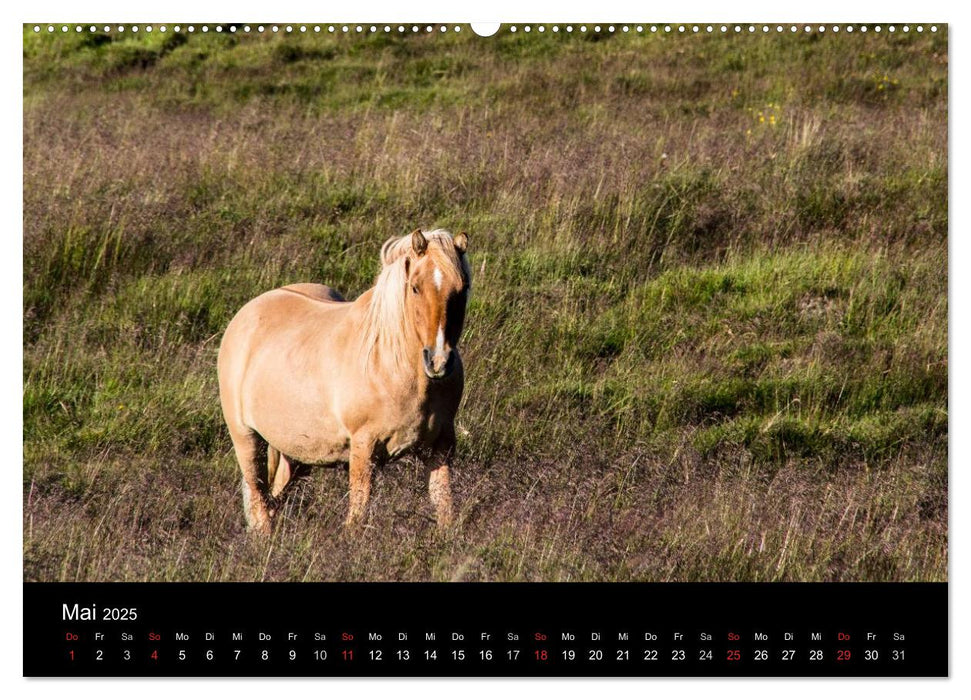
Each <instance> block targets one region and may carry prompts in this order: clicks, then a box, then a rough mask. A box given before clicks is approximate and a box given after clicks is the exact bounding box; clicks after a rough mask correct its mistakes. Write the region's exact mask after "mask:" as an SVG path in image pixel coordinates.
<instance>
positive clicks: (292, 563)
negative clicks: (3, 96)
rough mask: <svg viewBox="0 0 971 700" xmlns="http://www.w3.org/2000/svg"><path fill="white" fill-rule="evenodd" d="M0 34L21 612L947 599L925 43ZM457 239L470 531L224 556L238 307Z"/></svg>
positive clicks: (396, 481) (462, 523)
mask: <svg viewBox="0 0 971 700" xmlns="http://www.w3.org/2000/svg"><path fill="white" fill-rule="evenodd" d="M596 39H597V40H594V37H591V36H589V35H588V36H586V37H584V36H581V35H570V36H568V35H566V34H560V35H553V34H549V35H546V36H524V35H521V34H520V35H512V34H510V33H508V32H502V33H500V35H498V36H497V37H493V38H491V39H481V38H476V37H474V36H471V32H469V31H468V29H467V28H465V31H463V32H461V33H459V34H455V33H448V34H447V35H439V34H437V33H436V34H435V35H433V36H424V35H419V36H410V35H408V36H405V37H398V36H390V37H389V36H384V35H380V34H378V35H375V36H370V35H367V36H329V35H323V34H322V35H313V36H311V35H288V36H283V35H274V36H267V35H263V36H242V35H240V34H230V33H228V32H223V33H216V32H210V33H208V34H199V33H196V34H194V35H191V36H190V35H187V34H178V35H176V34H174V33H171V32H170V33H168V34H166V35H162V34H161V33H159V32H154V33H152V34H151V35H148V34H145V33H140V34H139V35H138V36H137V37H136V36H133V35H131V34H130V33H129V34H126V35H124V36H122V35H119V34H117V33H116V32H112V33H111V34H110V35H105V34H102V33H100V32H96V33H90V32H87V31H83V32H81V33H77V32H74V31H73V30H72V31H69V32H67V33H65V34H60V33H58V34H56V35H53V36H51V35H47V34H46V33H42V34H41V35H35V34H34V33H33V32H32V31H31V30H30V29H29V28H25V30H24V85H25V87H24V104H25V107H24V123H25V127H24V154H25V155H24V226H25V234H24V280H23V284H24V338H25V341H24V342H25V347H24V494H25V495H24V499H25V500H24V518H25V525H24V527H25V532H24V551H25V553H24V566H25V577H26V578H27V579H31V580H33V579H40V580H48V579H59V580H60V579H64V580H75V579H84V580H89V579H112V580H114V579H124V580H143V579H164V580H233V579H243V580H249V579H259V580H263V579H275V580H303V579H309V580H333V579H358V578H360V579H369V580H371V579H390V580H399V579H408V580H428V579H431V580H449V579H462V580H479V579H485V580H627V579H636V580H736V579H742V580H870V579H876V580H943V579H946V575H947V556H946V552H947V380H948V370H947V365H948V351H947V348H948V336H947V315H948V307H947V226H948V218H947V103H946V95H947V62H946V56H947V33H946V31H940V32H938V33H936V34H932V35H931V34H928V35H926V36H925V35H916V34H914V35H895V36H875V35H866V36H864V35H855V36H846V35H841V36H833V35H819V34H816V33H813V34H812V35H808V36H803V35H801V34H800V35H797V36H788V35H786V36H775V35H773V36H725V37H722V36H664V35H650V36H631V35H622V34H617V35H614V36H609V37H606V36H601V37H597V38H596ZM416 226H421V227H423V228H426V229H429V228H433V227H438V226H444V227H448V228H451V229H453V230H460V229H461V230H467V231H468V232H469V234H470V237H471V241H472V243H471V249H470V253H471V261H472V266H473V270H474V292H473V295H472V299H471V302H470V306H469V312H468V317H467V325H466V333H465V336H464V340H463V357H464V359H465V364H466V367H467V374H468V377H467V388H466V395H465V399H464V402H463V406H462V409H461V412H460V414H459V427H460V438H459V440H460V444H459V458H458V463H457V467H456V476H455V487H456V500H457V503H458V506H459V509H460V518H459V524H458V525H457V527H456V528H455V530H454V531H452V532H451V533H449V534H447V535H444V536H442V535H439V534H437V533H436V532H435V530H434V528H433V527H432V526H431V525H430V522H431V521H430V517H429V516H430V507H429V505H428V504H427V496H426V495H425V492H424V488H425V487H424V484H423V483H422V479H421V474H420V470H419V469H417V468H416V467H415V466H414V465H412V464H411V463H410V462H407V461H406V462H404V463H401V464H397V465H391V466H389V467H388V468H387V469H386V470H385V471H384V472H382V474H381V475H380V477H379V480H378V482H377V483H376V485H375V490H374V495H375V500H374V503H373V506H372V509H371V514H370V520H369V525H368V527H367V528H366V529H365V531H364V533H362V534H361V535H360V536H356V537H350V536H347V535H345V534H344V533H343V532H342V529H341V527H340V523H341V522H342V520H343V515H344V509H345V507H346V475H345V474H344V473H343V472H342V471H341V470H318V471H316V472H314V473H312V475H311V477H310V479H309V480H308V481H306V482H302V483H301V484H300V485H299V487H298V488H297V489H296V491H295V493H293V494H292V496H291V498H290V499H289V500H288V501H287V504H286V506H285V509H284V514H283V518H282V521H281V525H280V528H279V529H278V530H277V532H276V533H275V535H274V539H273V541H272V543H261V542H257V541H253V540H251V539H250V538H249V537H248V536H247V535H246V533H245V532H244V529H243V522H242V509H241V505H240V497H239V493H238V476H237V475H238V471H237V467H236V466H235V461H234V458H233V456H232V452H231V448H230V443H229V439H228V435H227V434H226V431H225V427H224V425H223V422H222V418H221V414H220V410H219V406H218V392H217V387H216V381H215V357H216V352H217V348H218V344H219V338H220V335H221V333H222V330H223V329H224V328H225V326H226V324H227V323H228V322H229V320H230V319H231V318H232V316H233V314H234V313H235V312H236V310H237V309H238V308H239V307H240V306H242V305H243V304H244V303H245V302H246V301H247V300H249V299H250V298H252V297H254V296H256V295H258V294H260V293H261V292H263V291H266V290H267V289H271V288H273V287H276V286H280V285H284V284H288V283H292V282H297V281H319V282H324V283H326V284H329V285H331V286H333V287H335V288H337V289H339V290H340V291H341V292H342V293H344V294H345V296H348V297H353V296H356V295H357V294H360V293H361V292H362V291H364V290H365V289H367V288H368V287H369V286H370V285H371V283H372V281H373V278H374V276H375V275H376V273H377V271H378V259H377V258H378V250H379V247H380V245H381V243H382V242H383V241H384V240H385V239H386V238H387V237H389V236H391V235H400V234H403V233H407V232H408V231H410V230H412V229H414V228H415V227H416Z"/></svg>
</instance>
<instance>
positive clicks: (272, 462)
mask: <svg viewBox="0 0 971 700" xmlns="http://www.w3.org/2000/svg"><path fill="white" fill-rule="evenodd" d="M279 468H280V450H278V449H276V448H275V447H273V446H272V445H267V446H266V486H267V489H269V488H271V487H272V486H273V481H274V480H275V479H276V470H277V469H279Z"/></svg>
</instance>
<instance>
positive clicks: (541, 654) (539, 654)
mask: <svg viewBox="0 0 971 700" xmlns="http://www.w3.org/2000/svg"><path fill="white" fill-rule="evenodd" d="M534 653H535V654H536V660H537V661H546V660H547V659H548V658H549V655H548V654H547V653H546V649H537V650H536V651H535V652H534Z"/></svg>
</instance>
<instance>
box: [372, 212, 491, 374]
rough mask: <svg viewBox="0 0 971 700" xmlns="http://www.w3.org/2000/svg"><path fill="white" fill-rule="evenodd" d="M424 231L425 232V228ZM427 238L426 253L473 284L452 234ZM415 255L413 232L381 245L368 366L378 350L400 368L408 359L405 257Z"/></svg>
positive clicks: (382, 357)
mask: <svg viewBox="0 0 971 700" xmlns="http://www.w3.org/2000/svg"><path fill="white" fill-rule="evenodd" d="M423 233H424V232H423ZM424 236H425V239H426V240H427V241H428V249H427V250H426V251H425V255H431V256H432V257H433V258H434V259H435V260H437V261H438V262H440V263H442V264H444V265H446V266H448V265H450V266H451V267H452V268H453V269H455V270H456V271H457V272H459V274H461V275H462V278H463V279H464V280H465V283H466V284H467V285H469V286H471V283H472V275H471V270H470V268H469V262H468V260H467V258H466V257H465V255H464V254H462V255H459V253H458V251H457V250H456V249H455V244H454V242H453V240H452V234H451V233H449V232H448V231H446V230H444V229H436V230H434V231H429V232H427V233H424ZM409 256H411V257H414V253H413V248H412V242H411V235H407V236H401V237H395V238H389V239H388V240H387V241H385V243H384V245H383V246H381V265H382V267H381V272H380V273H379V274H378V277H377V280H375V283H374V288H373V289H372V294H371V303H370V305H369V307H368V310H367V314H366V316H365V320H364V333H363V334H362V339H361V342H362V346H361V349H362V353H361V355H362V357H363V358H364V367H365V370H367V368H369V367H370V366H371V360H372V357H373V356H374V354H375V352H376V353H377V356H378V358H379V361H382V362H383V361H390V364H391V365H392V366H393V367H396V368H400V366H401V365H402V364H403V363H404V362H405V361H406V359H407V358H406V357H405V348H406V345H407V334H408V332H409V319H408V317H407V314H406V313H405V290H406V286H407V281H408V274H407V272H406V271H405V259H406V258H408V257H409Z"/></svg>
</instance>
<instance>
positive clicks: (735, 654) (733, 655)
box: [726, 649, 742, 661]
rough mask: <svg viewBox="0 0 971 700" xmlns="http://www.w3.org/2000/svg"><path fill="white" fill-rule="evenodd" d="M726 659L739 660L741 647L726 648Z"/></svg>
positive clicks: (740, 658)
mask: <svg viewBox="0 0 971 700" xmlns="http://www.w3.org/2000/svg"><path fill="white" fill-rule="evenodd" d="M726 660H727V661H741V660H742V651H741V649H729V650H728V656H727V657H726Z"/></svg>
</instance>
